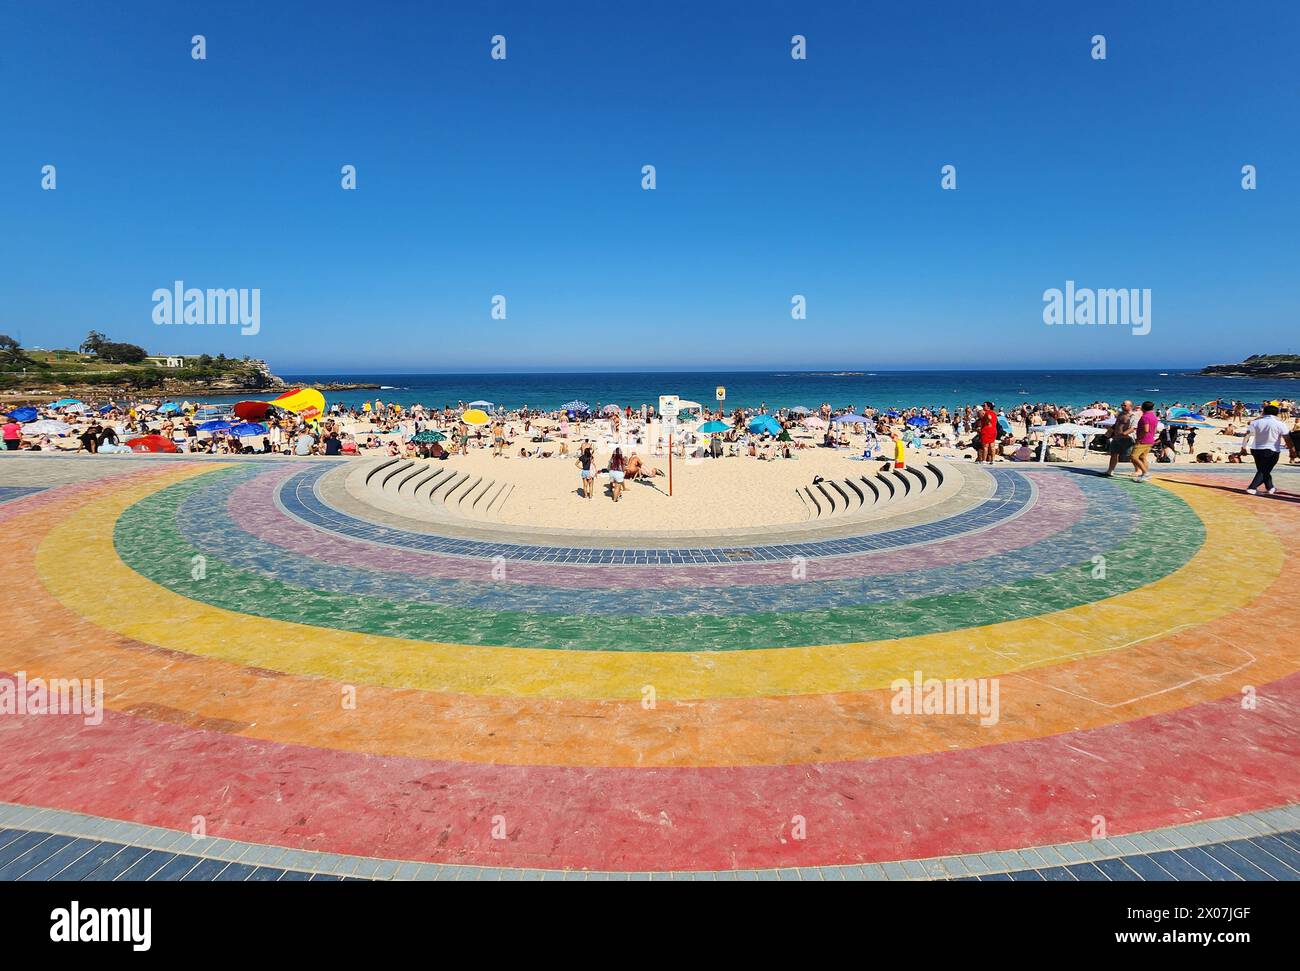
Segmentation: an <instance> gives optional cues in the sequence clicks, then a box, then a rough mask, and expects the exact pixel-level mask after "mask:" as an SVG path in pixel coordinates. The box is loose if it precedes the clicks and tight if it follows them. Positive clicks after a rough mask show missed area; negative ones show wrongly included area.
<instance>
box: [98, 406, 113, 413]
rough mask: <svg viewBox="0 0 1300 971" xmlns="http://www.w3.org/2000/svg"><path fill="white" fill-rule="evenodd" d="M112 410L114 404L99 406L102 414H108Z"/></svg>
mask: <svg viewBox="0 0 1300 971" xmlns="http://www.w3.org/2000/svg"><path fill="white" fill-rule="evenodd" d="M112 410H113V406H112V405H100V406H99V413H100V414H101V415H107V414H108V413H109V412H110V411H112Z"/></svg>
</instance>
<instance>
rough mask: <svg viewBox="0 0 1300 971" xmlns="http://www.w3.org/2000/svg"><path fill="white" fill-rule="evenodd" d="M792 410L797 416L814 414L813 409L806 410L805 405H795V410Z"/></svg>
mask: <svg viewBox="0 0 1300 971" xmlns="http://www.w3.org/2000/svg"><path fill="white" fill-rule="evenodd" d="M790 410H791V411H793V412H794V413H795V414H796V415H811V414H812V409H811V408H805V407H804V406H803V405H795V406H794V407H793V408H791V409H790Z"/></svg>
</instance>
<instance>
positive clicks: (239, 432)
mask: <svg viewBox="0 0 1300 971" xmlns="http://www.w3.org/2000/svg"><path fill="white" fill-rule="evenodd" d="M230 434H232V435H234V436H235V437H236V438H251V437H252V436H254V435H265V434H266V426H265V425H263V424H262V423H261V422H257V421H246V422H244V423H242V424H239V425H236V426H235V427H234V428H232V429H230Z"/></svg>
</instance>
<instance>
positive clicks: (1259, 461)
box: [1241, 405, 1296, 496]
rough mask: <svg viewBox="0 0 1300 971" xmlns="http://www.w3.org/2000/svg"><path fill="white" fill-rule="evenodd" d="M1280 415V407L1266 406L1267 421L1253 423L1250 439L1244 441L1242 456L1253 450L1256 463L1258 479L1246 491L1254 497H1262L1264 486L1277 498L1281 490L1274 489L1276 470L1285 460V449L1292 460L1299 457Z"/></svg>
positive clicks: (1249, 427)
mask: <svg viewBox="0 0 1300 971" xmlns="http://www.w3.org/2000/svg"><path fill="white" fill-rule="evenodd" d="M1277 412H1278V408H1277V405H1265V406H1264V415H1263V417H1261V418H1256V419H1255V420H1254V421H1252V422H1251V423H1250V425H1249V426H1248V427H1247V428H1246V437H1245V438H1243V439H1242V441H1241V454H1242V455H1245V454H1246V449H1247V448H1249V449H1250V454H1251V455H1252V456H1254V459H1255V478H1253V479H1251V480H1250V488H1248V489H1247V490H1246V491H1247V492H1248V493H1250V494H1251V495H1252V496H1253V495H1256V494H1258V491H1259V487H1260V486H1263V487H1264V489H1265V490H1267V492H1268V494H1269V495H1270V496H1271V495H1275V494H1276V493H1277V486H1275V485H1273V467H1274V466H1275V465H1277V460H1278V459H1280V458H1281V457H1282V449H1284V448H1285V449H1286V450H1287V452H1288V453H1289V454H1290V456H1291V457H1292V458H1295V455H1296V451H1295V446H1294V445H1293V444H1292V443H1291V438H1290V436H1289V435H1288V433H1287V427H1286V425H1284V424H1283V423H1282V421H1281V419H1279V418H1278V417H1277Z"/></svg>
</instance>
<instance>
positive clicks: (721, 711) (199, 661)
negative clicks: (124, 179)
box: [0, 456, 1300, 879]
mask: <svg viewBox="0 0 1300 971" xmlns="http://www.w3.org/2000/svg"><path fill="white" fill-rule="evenodd" d="M337 468H340V463H332V462H326V461H322V462H301V463H300V462H293V461H285V460H254V461H245V460H238V459H235V460H227V461H212V460H208V461H203V460H192V459H186V458H175V457H165V458H158V459H146V458H143V457H140V456H128V457H122V458H109V457H98V458H90V457H87V456H81V457H56V456H48V457H35V458H31V457H25V456H14V457H5V458H3V459H0V523H2V524H3V527H4V529H5V531H6V536H7V537H8V540H7V542H6V544H5V546H4V547H3V549H0V569H2V570H3V571H4V574H5V575H6V576H8V577H24V578H28V580H27V581H26V582H25V585H24V590H23V596H22V597H21V598H19V599H18V600H17V601H16V609H14V610H12V611H11V612H10V616H9V617H8V618H7V620H8V624H7V629H6V637H5V638H4V639H3V641H2V642H0V705H2V704H3V699H4V691H5V685H6V684H8V685H9V686H10V692H11V694H10V698H11V700H12V699H13V698H14V697H16V694H15V693H14V692H16V690H17V687H18V685H19V684H20V683H21V684H24V685H27V686H28V687H27V691H28V692H29V694H30V691H31V688H30V686H31V685H32V684H33V683H41V684H44V683H46V682H51V683H56V682H57V681H58V680H60V679H63V680H65V681H66V680H68V679H75V680H76V682H77V683H78V684H81V683H83V682H82V679H84V684H85V685H86V686H87V692H88V693H89V692H90V686H92V685H94V684H96V683H98V684H99V685H100V686H101V687H102V691H103V697H102V702H103V704H102V707H100V706H97V705H94V706H90V707H93V708H94V709H95V710H94V711H88V710H87V711H80V712H79V713H76V714H68V713H67V712H66V711H65V712H64V713H61V714H48V715H43V714H39V713H33V712H32V711H31V709H34V708H39V706H37V705H31V704H29V705H28V708H29V713H28V714H21V715H8V716H7V715H0V801H3V802H4V803H7V804H8V807H0V808H3V809H4V811H3V812H0V827H4V828H5V830H6V833H5V836H3V837H0V840H5V843H4V846H5V847H7V848H8V849H9V850H10V851H12V852H10V853H9V855H7V856H0V876H2V875H4V874H5V873H9V874H10V875H14V874H13V871H14V869H16V868H19V867H24V866H27V864H29V863H30V864H31V865H30V866H27V869H26V870H25V871H24V872H25V873H29V874H37V875H58V874H64V875H65V876H69V877H71V876H87V875H89V874H90V873H94V872H98V871H99V870H101V869H103V868H105V867H108V869H103V874H108V873H111V872H112V867H116V866H122V865H123V864H125V866H124V867H123V869H122V870H121V873H120V874H119V875H127V874H129V875H130V876H132V877H134V876H138V875H141V873H142V871H144V870H148V869H150V868H151V867H153V866H154V864H155V863H158V866H157V868H156V870H155V871H154V872H155V873H157V875H158V876H159V877H161V876H171V875H173V874H174V873H176V871H178V870H183V875H190V876H191V878H193V879H199V878H201V877H204V876H207V875H215V874H216V873H222V874H227V876H225V878H226V879H233V878H237V877H238V876H239V875H241V874H243V875H244V876H250V877H251V876H253V874H255V873H258V872H259V870H261V871H264V872H263V873H262V876H268V875H273V876H275V878H280V877H281V876H282V875H283V874H328V875H333V876H339V875H357V876H366V877H371V876H379V877H397V876H417V877H418V876H434V877H438V878H447V876H448V875H451V876H454V877H455V878H458V879H460V878H467V877H472V878H482V877H485V876H486V877H489V878H493V877H495V876H501V875H518V876H528V877H533V878H547V879H549V878H555V875H557V874H558V875H561V876H562V875H564V874H565V873H566V872H568V873H587V874H589V875H590V874H612V875H626V874H647V873H660V874H662V873H666V872H676V873H679V874H683V873H684V874H696V875H699V874H706V875H708V876H714V877H716V876H719V875H735V876H738V877H743V878H780V879H787V878H790V877H791V876H792V875H793V877H794V878H801V879H826V878H828V877H829V878H831V879H837V878H841V877H849V878H856V877H868V878H883V879H906V878H965V877H969V876H974V877H980V878H985V877H995V876H996V875H998V874H1012V875H1015V876H1016V878H1020V877H1026V878H1031V879H1032V878H1034V877H1033V876H1032V875H1034V874H1036V875H1040V876H1042V877H1044V878H1061V879H1064V878H1065V874H1069V875H1070V877H1071V878H1077V879H1083V878H1087V877H1088V876H1092V875H1093V873H1092V870H1090V869H1089V867H1094V868H1095V869H1097V870H1098V871H1099V872H1100V873H1102V874H1103V875H1105V876H1107V877H1108V878H1110V879H1115V878H1118V876H1123V875H1124V874H1125V873H1126V872H1132V873H1134V874H1135V875H1137V876H1141V877H1145V878H1152V879H1153V878H1157V877H1158V876H1159V874H1160V873H1161V872H1163V873H1168V874H1170V875H1174V876H1185V877H1189V878H1190V877H1191V876H1192V873H1191V870H1185V871H1183V872H1182V873H1181V874H1180V873H1176V872H1175V871H1178V870H1180V869H1181V868H1182V867H1184V865H1186V866H1188V867H1190V868H1191V869H1192V870H1195V871H1196V872H1198V873H1201V874H1203V875H1205V876H1209V877H1223V878H1227V877H1226V876H1225V875H1224V873H1223V872H1220V871H1218V870H1216V864H1217V866H1220V867H1224V868H1226V870H1227V871H1228V872H1231V873H1233V874H1236V875H1237V876H1243V877H1254V878H1262V877H1260V876H1259V874H1263V875H1264V876H1267V877H1270V878H1274V879H1290V878H1292V874H1294V873H1295V872H1296V868H1295V865H1294V864H1295V860H1294V858H1293V857H1292V856H1291V855H1290V854H1291V851H1292V850H1293V849H1294V846H1293V842H1292V841H1293V839H1294V837H1293V835H1292V834H1293V832H1294V831H1295V830H1296V829H1297V828H1298V827H1300V818H1295V817H1294V810H1293V808H1292V807H1293V806H1294V805H1295V804H1296V803H1297V802H1300V728H1297V726H1298V725H1300V718H1297V714H1298V713H1300V632H1297V630H1296V629H1295V625H1294V623H1293V622H1292V621H1291V620H1290V618H1291V616H1292V613H1293V604H1292V603H1291V601H1292V599H1293V591H1292V590H1291V580H1290V578H1291V577H1294V575H1295V569H1296V566H1297V559H1296V558H1297V556H1300V553H1296V551H1297V550H1300V542H1297V540H1300V497H1297V496H1296V495H1295V492H1296V491H1298V489H1297V487H1300V476H1297V475H1296V473H1295V472H1294V471H1293V470H1290V469H1286V470H1282V471H1281V472H1280V477H1281V482H1282V484H1283V489H1284V492H1286V493H1289V495H1283V496H1280V497H1271V498H1268V497H1250V496H1247V495H1245V494H1244V493H1243V492H1242V488H1243V486H1244V485H1245V483H1246V481H1247V480H1248V477H1249V473H1248V472H1247V471H1246V470H1242V469H1239V468H1232V469H1202V468H1195V467H1175V468H1173V469H1171V470H1164V469H1162V470H1161V471H1160V473H1159V475H1160V478H1159V479H1158V480H1157V481H1156V482H1154V483H1147V484H1138V483H1133V482H1130V481H1127V480H1124V479H1104V478H1101V477H1099V476H1097V475H1095V474H1091V473H1084V472H1079V471H1072V470H1069V469H1060V468H1037V467H1033V466H1028V467H1019V468H1018V467H1012V466H1001V465H1000V466H998V467H996V468H995V469H994V470H993V471H992V478H991V479H990V480H989V483H990V488H989V490H988V491H987V493H985V494H983V498H982V499H979V501H977V502H976V503H975V505H973V506H972V505H970V504H969V503H967V504H966V505H952V504H948V503H939V504H936V505H935V506H933V507H931V508H930V509H929V510H927V511H926V512H925V516H924V517H923V518H920V519H918V518H917V514H916V513H915V512H913V513H909V518H906V519H902V518H900V520H899V522H898V523H896V524H894V525H892V526H891V524H890V523H889V522H887V521H885V522H882V521H875V522H873V523H872V524H870V528H869V529H868V528H866V527H865V526H864V527H863V529H862V531H861V532H860V533H859V534H857V535H844V534H836V535H833V536H828V537H827V538H825V539H820V540H809V541H807V542H800V543H797V544H794V543H782V542H780V541H776V542H773V543H771V544H767V545H764V544H761V543H760V544H755V545H753V546H748V547H743V548H742V547H735V546H729V545H723V544H722V543H721V541H719V543H718V544H710V543H708V542H705V541H699V542H689V543H685V544H684V545H681V546H678V547H665V546H656V547H654V548H644V547H636V546H629V547H626V548H624V547H607V548H601V547H598V546H597V547H593V546H586V545H584V546H572V547H566V546H547V545H538V544H537V543H534V542H529V543H511V542H508V541H502V539H501V537H500V534H499V533H493V534H491V535H485V537H484V538H483V539H475V538H474V537H472V536H464V535H458V536H439V535H436V534H430V533H429V532H427V531H418V532H417V531H408V530H403V529H401V528H400V527H399V526H398V525H395V524H394V523H392V522H386V521H378V519H371V518H368V517H367V514H366V512H365V510H364V508H362V507H360V506H359V505H358V504H355V503H350V504H342V503H336V502H335V501H334V499H335V498H336V496H335V494H334V493H332V492H331V491H330V490H329V489H326V488H323V487H322V483H323V482H325V481H328V479H329V476H330V470H332V469H337ZM20 679H21V680H20ZM63 688H64V698H63V701H64V702H65V705H64V707H65V708H66V707H67V704H66V703H67V702H69V700H70V699H69V697H68V696H67V692H68V690H70V689H69V686H68V685H67V684H65V685H64V686H63ZM32 697H35V696H31V697H29V699H28V701H29V702H30V701H31V698H32ZM53 697H56V698H57V697H59V693H58V691H57V690H56V691H55V693H54V695H53ZM81 700H82V699H80V698H78V699H77V701H78V702H80V701H81ZM85 700H86V701H87V702H88V703H89V702H90V701H91V700H92V699H91V698H90V696H89V694H88V695H87V697H86V699H85ZM23 813H27V814H28V816H26V817H23V816H22V814H23ZM41 813H50V814H53V815H44V816H42V815H41ZM15 814H16V815H15ZM1205 820H1208V821H1211V822H1202V821H1205ZM1218 820H1223V821H1222V822H1218ZM196 826H201V827H202V828H203V829H204V831H205V832H206V833H207V834H209V835H208V837H205V838H204V839H203V840H199V841H194V840H193V838H192V837H191V836H190V832H191V831H192V830H193V829H194V828H195V827H196ZM1189 826H1190V827H1193V828H1191V829H1188V828H1187V827H1189ZM122 827H125V829H122ZM1195 827H1206V829H1204V830H1198V829H1195ZM1102 830H1104V831H1105V832H1107V833H1109V834H1111V836H1110V839H1109V840H1106V839H1098V838H1096V837H1095V834H1096V833H1097V832H1100V831H1102ZM169 840H170V842H168V841H169ZM60 841H62V842H60ZM1125 841H1128V842H1125ZM214 847H215V848H216V849H215V850H214ZM1199 847H1205V848H1204V849H1198V848H1199ZM46 851H49V852H46ZM128 851H129V852H128ZM137 851H143V852H142V853H140V854H139V855H138V856H136V858H134V859H132V856H133V855H135V854H136V852H137ZM42 853H44V855H43V856H42V855H41V854H42ZM1261 854H1262V855H1261ZM38 856H39V857H40V858H39V859H36V857H38ZM1114 860H1123V863H1122V864H1116V863H1113V862H1107V861H1114ZM96 861H98V862H96ZM160 861H161V862H160ZM1211 861H1214V862H1211ZM1241 861H1245V862H1241ZM92 864H93V868H92V869H90V870H87V869H86V868H87V867H91V866H92ZM1230 864H1231V865H1230ZM236 865H238V867H252V870H251V871H249V872H248V873H245V872H244V871H243V870H242V869H238V868H235V869H232V868H231V867H233V866H236ZM218 866H220V869H219V870H218V869H215V868H217V867H218ZM1251 866H1253V867H1255V868H1256V870H1257V871H1258V874H1255V873H1252V872H1251V871H1250V870H1249V867H1251ZM1153 867H1154V869H1153ZM340 868H341V869H342V870H344V871H346V874H343V873H340ZM164 870H165V871H166V872H165V873H164V872H163V871H164ZM65 871H66V872H65ZM101 875H102V874H101ZM149 875H150V876H153V875H154V874H153V873H151V874H149ZM258 878H259V879H260V878H261V877H258Z"/></svg>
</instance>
